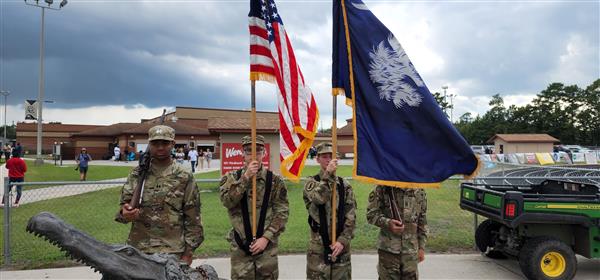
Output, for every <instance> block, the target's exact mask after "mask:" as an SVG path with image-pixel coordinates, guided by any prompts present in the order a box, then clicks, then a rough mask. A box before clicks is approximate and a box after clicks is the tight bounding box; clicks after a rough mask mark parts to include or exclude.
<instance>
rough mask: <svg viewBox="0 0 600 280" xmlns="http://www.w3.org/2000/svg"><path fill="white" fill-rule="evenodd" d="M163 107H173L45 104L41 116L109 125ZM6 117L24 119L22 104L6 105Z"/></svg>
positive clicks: (135, 120)
mask: <svg viewBox="0 0 600 280" xmlns="http://www.w3.org/2000/svg"><path fill="white" fill-rule="evenodd" d="M2 109H4V107H2ZM163 109H167V111H168V110H172V109H174V108H168V107H164V108H163V107H158V108H149V107H146V106H144V105H140V104H136V105H133V106H123V105H111V106H92V107H87V108H75V109H54V108H52V105H46V106H45V107H44V108H43V111H42V117H43V119H44V122H62V123H64V124H97V125H110V124H115V123H120V122H132V123H139V122H140V120H141V119H148V118H155V117H157V116H160V115H161V114H162V111H163ZM2 116H4V115H2ZM6 118H7V121H6V123H7V124H8V125H10V124H12V122H15V123H17V122H22V121H25V109H24V108H23V105H19V106H8V108H7V117H6ZM28 122H30V121H28ZM2 124H3V123H2Z"/></svg>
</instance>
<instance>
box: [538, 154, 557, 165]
mask: <svg viewBox="0 0 600 280" xmlns="http://www.w3.org/2000/svg"><path fill="white" fill-rule="evenodd" d="M535 157H536V158H537V160H538V162H539V163H540V165H550V164H554V159H553V158H552V156H551V155H550V154H549V153H535Z"/></svg>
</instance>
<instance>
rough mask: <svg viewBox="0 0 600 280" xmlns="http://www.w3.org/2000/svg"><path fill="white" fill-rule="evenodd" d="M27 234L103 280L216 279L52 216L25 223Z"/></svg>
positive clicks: (210, 271)
mask: <svg viewBox="0 0 600 280" xmlns="http://www.w3.org/2000/svg"><path fill="white" fill-rule="evenodd" d="M27 231H28V232H30V233H33V234H35V235H37V236H40V237H43V238H44V239H46V240H48V241H49V242H50V243H52V244H54V245H56V246H58V247H59V248H60V249H61V250H62V251H65V252H66V255H67V256H69V257H70V258H72V259H74V260H77V261H78V262H80V263H83V264H85V265H88V266H90V267H92V268H93V269H94V270H95V271H96V272H100V273H101V274H102V279H103V280H142V279H144V280H151V279H152V280H200V279H211V280H212V279H219V278H218V275H217V272H216V271H215V269H214V268H213V267H212V266H210V265H207V264H203V265H200V266H199V267H197V268H191V267H190V266H188V265H187V264H182V263H180V262H179V259H178V258H176V257H175V256H174V255H169V254H163V253H160V254H152V255H149V254H144V253H142V252H141V251H139V250H138V249H136V248H134V247H131V246H129V245H123V244H106V243H103V242H100V241H98V240H96V239H95V238H93V237H91V236H89V235H88V234H86V233H84V232H81V231H79V230H77V229H76V228H75V227H73V226H72V225H70V224H67V223H65V222H64V221H63V220H61V219H60V218H58V217H57V216H55V215H54V214H52V213H49V212H41V213H39V214H37V215H35V216H33V217H31V219H29V222H28V223H27Z"/></svg>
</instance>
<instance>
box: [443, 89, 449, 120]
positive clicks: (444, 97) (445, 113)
mask: <svg viewBox="0 0 600 280" xmlns="http://www.w3.org/2000/svg"><path fill="white" fill-rule="evenodd" d="M442 89H443V90H444V103H446V90H447V89H448V86H442ZM443 109H444V114H446V116H448V113H446V104H444V108H443Z"/></svg>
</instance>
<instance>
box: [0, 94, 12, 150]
mask: <svg viewBox="0 0 600 280" xmlns="http://www.w3.org/2000/svg"><path fill="white" fill-rule="evenodd" d="M0 93H2V96H4V139H3V140H2V145H6V97H8V96H9V95H10V91H8V90H0Z"/></svg>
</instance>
